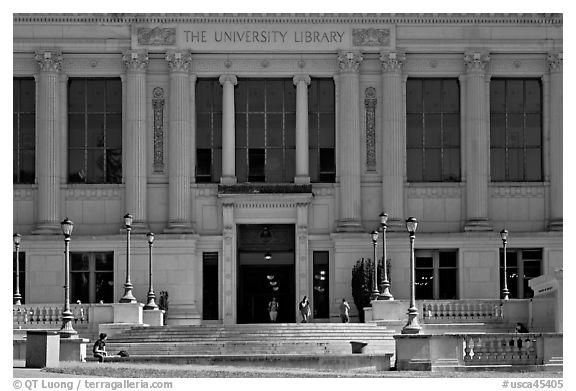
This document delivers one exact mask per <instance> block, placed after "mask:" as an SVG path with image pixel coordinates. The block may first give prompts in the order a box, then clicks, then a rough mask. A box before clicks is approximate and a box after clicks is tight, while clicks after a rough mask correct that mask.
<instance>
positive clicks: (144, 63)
mask: <svg viewBox="0 0 576 391" xmlns="http://www.w3.org/2000/svg"><path fill="white" fill-rule="evenodd" d="M149 62H150V58H149V57H148V52H147V51H136V50H127V51H125V52H124V53H122V63H123V65H124V68H125V69H126V71H133V72H145V71H146V69H147V68H148V63H149Z"/></svg>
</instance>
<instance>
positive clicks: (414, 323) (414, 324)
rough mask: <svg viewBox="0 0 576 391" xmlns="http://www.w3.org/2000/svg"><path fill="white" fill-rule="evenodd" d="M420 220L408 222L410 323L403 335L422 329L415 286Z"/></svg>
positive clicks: (407, 324)
mask: <svg viewBox="0 0 576 391" xmlns="http://www.w3.org/2000/svg"><path fill="white" fill-rule="evenodd" d="M416 228H418V220H416V219H415V218H414V217H409V218H408V220H406V229H407V230H408V233H409V234H410V308H408V323H406V326H404V328H403V329H402V334H418V333H419V332H420V330H421V329H422V327H421V326H420V323H419V322H418V309H417V308H416V298H415V297H416V288H415V284H414V274H415V270H414V239H415V238H416Z"/></svg>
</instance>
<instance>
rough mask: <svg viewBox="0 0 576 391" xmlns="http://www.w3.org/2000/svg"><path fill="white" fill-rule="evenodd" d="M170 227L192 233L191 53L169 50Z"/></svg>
mask: <svg viewBox="0 0 576 391" xmlns="http://www.w3.org/2000/svg"><path fill="white" fill-rule="evenodd" d="M166 61H168V66H169V68H170V90H169V94H170V98H169V105H168V107H169V113H168V115H169V117H168V159H169V162H168V227H167V228H166V230H165V231H166V232H193V228H192V223H191V219H190V212H191V205H190V198H191V197H190V191H191V189H190V176H191V172H192V165H191V159H190V153H191V151H190V147H191V144H190V136H191V134H190V83H189V80H188V72H189V70H190V64H191V55H190V53H189V52H168V53H167V54H166Z"/></svg>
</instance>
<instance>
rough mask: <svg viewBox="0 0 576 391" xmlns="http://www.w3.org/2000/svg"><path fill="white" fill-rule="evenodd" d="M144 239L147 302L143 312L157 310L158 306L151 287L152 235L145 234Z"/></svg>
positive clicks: (150, 233) (149, 233)
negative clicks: (146, 247) (146, 249)
mask: <svg viewBox="0 0 576 391" xmlns="http://www.w3.org/2000/svg"><path fill="white" fill-rule="evenodd" d="M146 239H147V240H148V268H149V272H150V273H149V276H148V302H147V303H146V305H145V306H144V309H145V310H157V309H158V305H157V304H156V302H155V300H156V295H155V294H154V288H153V286H152V246H153V245H154V233H152V232H148V233H147V234H146Z"/></svg>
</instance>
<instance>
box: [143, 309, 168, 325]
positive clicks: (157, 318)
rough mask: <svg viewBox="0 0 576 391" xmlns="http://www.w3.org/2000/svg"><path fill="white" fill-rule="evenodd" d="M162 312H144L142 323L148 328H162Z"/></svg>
mask: <svg viewBox="0 0 576 391" xmlns="http://www.w3.org/2000/svg"><path fill="white" fill-rule="evenodd" d="M164 312H165V311H164V310H144V311H143V318H144V323H145V324H147V325H149V326H164Z"/></svg>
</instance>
